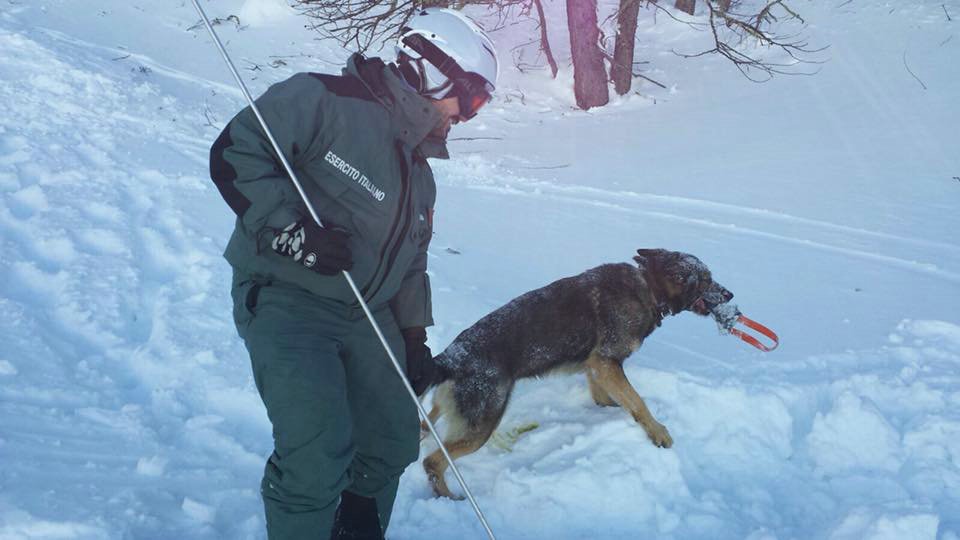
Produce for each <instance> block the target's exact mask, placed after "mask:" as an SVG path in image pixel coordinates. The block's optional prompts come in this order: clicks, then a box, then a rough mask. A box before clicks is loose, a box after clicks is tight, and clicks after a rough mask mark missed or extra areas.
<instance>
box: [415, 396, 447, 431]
mask: <svg viewBox="0 0 960 540" xmlns="http://www.w3.org/2000/svg"><path fill="white" fill-rule="evenodd" d="M442 415H443V410H442V409H441V408H440V404H439V403H437V402H436V400H434V402H433V408H431V409H430V412H429V413H427V418H429V419H430V423H431V424H433V426H434V428H436V426H437V420H439V419H440V417H441V416H442ZM429 434H430V428H429V427H428V426H427V422H426V420H421V421H420V440H421V441H422V440H424V439H426V438H427V435H429Z"/></svg>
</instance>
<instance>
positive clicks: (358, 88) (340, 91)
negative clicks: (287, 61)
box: [310, 73, 376, 101]
mask: <svg viewBox="0 0 960 540" xmlns="http://www.w3.org/2000/svg"><path fill="white" fill-rule="evenodd" d="M310 76H311V77H315V78H317V79H319V80H320V82H322V83H323V85H324V86H326V87H327V90H329V91H330V92H333V93H334V94H336V95H338V96H340V97H351V98H357V99H362V100H365V101H376V99H375V98H374V97H373V93H371V92H370V90H369V89H368V88H367V86H366V85H365V84H363V82H361V81H360V79H358V78H356V77H351V76H349V75H327V74H325V73H311V74H310Z"/></svg>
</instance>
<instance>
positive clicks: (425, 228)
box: [410, 160, 437, 248]
mask: <svg viewBox="0 0 960 540" xmlns="http://www.w3.org/2000/svg"><path fill="white" fill-rule="evenodd" d="M411 180H412V183H413V185H414V187H415V188H414V195H415V197H414V198H413V225H412V226H411V227H410V239H411V240H413V241H414V242H415V243H416V245H418V246H420V247H421V248H425V247H426V246H427V244H429V243H430V239H431V237H432V236H433V204H434V201H436V198H437V185H436V183H435V182H434V180H433V173H432V172H431V171H430V166H429V165H427V163H426V161H425V160H414V169H413V175H412V179H411Z"/></svg>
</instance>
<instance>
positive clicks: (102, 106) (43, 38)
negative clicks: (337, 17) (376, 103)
mask: <svg viewBox="0 0 960 540" xmlns="http://www.w3.org/2000/svg"><path fill="white" fill-rule="evenodd" d="M546 4H547V6H548V8H549V9H551V10H560V9H562V2H559V1H556V0H554V1H553V2H547V3H546ZM204 5H205V6H206V7H207V9H208V10H209V12H210V15H211V17H218V18H221V19H223V20H224V21H225V22H224V23H223V24H221V25H219V26H218V27H217V28H218V30H219V32H220V33H221V36H222V37H223V39H224V40H225V41H226V42H227V47H228V48H229V50H230V51H231V52H232V53H233V54H234V57H235V61H237V63H238V65H239V66H240V67H241V71H242V73H243V74H244V76H245V77H246V79H247V80H248V82H249V84H250V85H251V89H252V91H253V92H254V93H255V94H259V93H260V92H262V91H263V90H264V89H265V88H266V86H267V85H269V84H270V83H272V82H274V81H277V80H281V79H282V78H285V77H286V76H288V75H290V74H292V73H294V72H296V71H301V70H312V71H327V72H335V71H337V70H338V69H339V66H340V65H341V63H342V61H343V59H344V58H345V56H346V54H347V53H346V51H344V50H343V49H341V48H339V47H337V46H336V45H333V44H331V43H328V42H323V41H318V40H316V39H315V38H316V36H315V35H314V34H312V33H311V32H309V31H307V30H306V29H304V28H303V21H302V20H300V19H298V18H297V17H296V16H295V15H294V14H293V13H292V12H291V11H290V10H289V9H287V8H286V7H285V4H284V3H283V1H282V0H246V1H243V0H212V1H208V2H205V3H204ZM796 7H797V9H798V11H800V12H801V14H802V15H803V16H804V17H805V19H806V20H807V21H808V22H809V23H810V28H809V29H808V31H807V32H808V36H809V38H810V40H811V44H812V45H826V44H829V45H830V48H829V49H828V50H827V51H826V52H824V53H822V58H823V59H829V61H828V62H827V63H826V64H824V65H822V66H821V71H820V72H819V73H818V74H817V75H816V76H812V77H781V78H776V79H774V80H773V81H771V82H769V83H767V84H760V85H758V84H754V83H751V82H748V81H747V80H745V79H744V78H743V77H741V76H740V75H739V74H738V73H737V72H736V70H735V69H734V68H733V67H732V66H730V65H729V64H727V63H724V62H722V61H721V60H719V59H717V58H703V59H699V60H682V59H680V58H679V57H677V56H675V55H674V54H673V53H672V52H670V51H671V49H675V50H677V51H680V52H698V51H699V50H700V49H699V48H698V47H701V46H702V45H703V44H704V41H703V39H704V35H703V34H702V33H697V32H695V31H693V30H692V29H690V28H687V27H685V26H683V25H680V24H677V23H674V22H672V21H670V20H669V19H668V18H666V17H663V16H662V15H661V16H660V17H658V20H657V24H655V25H654V24H653V22H652V18H651V16H650V14H649V12H643V11H642V12H641V24H640V34H639V47H638V60H649V61H650V64H647V65H645V67H646V69H648V70H649V71H648V72H647V75H648V76H650V77H651V78H654V79H656V80H658V81H660V82H663V83H664V84H665V85H666V86H667V87H668V89H667V90H664V89H661V88H659V87H656V86H653V85H651V84H649V83H641V81H640V80H637V83H638V84H639V85H640V86H639V87H638V93H636V94H632V95H630V96H629V97H626V98H617V99H615V100H614V102H613V103H612V104H611V105H609V106H607V107H604V108H601V109H595V110H592V111H589V112H583V111H578V110H575V109H574V108H573V107H572V102H573V98H572V95H571V91H570V90H569V88H568V87H569V82H570V80H571V75H570V71H569V67H564V69H563V71H562V72H561V76H560V80H558V81H552V80H550V79H549V77H548V76H547V74H546V72H545V71H535V72H530V73H526V74H521V73H519V72H518V71H517V70H515V69H514V68H512V67H511V66H510V65H509V62H508V63H507V66H506V69H505V70H504V82H503V84H502V85H501V92H500V99H499V100H498V101H497V102H495V103H492V104H491V105H490V106H489V107H488V108H487V109H485V110H484V111H483V114H481V115H480V116H478V117H477V119H476V120H474V121H473V122H470V123H469V124H467V125H463V126H458V127H457V128H455V130H454V132H453V133H452V135H451V136H452V137H453V138H454V139H455V140H453V141H451V150H452V152H453V154H454V157H453V159H451V160H450V161H447V162H436V163H435V167H434V168H435V171H436V175H437V179H438V182H439V184H440V186H439V196H438V204H437V218H436V225H437V226H436V236H435V237H434V240H433V244H432V250H431V255H432V257H431V260H430V266H431V273H432V275H433V283H434V301H435V312H436V313H435V314H436V319H437V321H438V324H437V326H436V327H434V328H432V329H431V330H430V344H431V346H432V347H433V348H434V349H435V350H440V349H442V348H443V347H444V346H445V345H446V344H448V343H449V342H450V341H451V340H452V339H453V337H454V336H456V334H457V333H459V331H460V330H462V329H463V328H465V327H467V326H468V325H470V324H471V323H472V322H474V321H475V320H477V319H478V318H479V317H481V316H482V315H484V314H485V313H487V312H489V311H490V310H492V309H494V308H495V307H498V306H499V305H501V304H503V303H504V302H506V301H507V300H509V299H510V298H512V297H514V296H516V295H518V294H520V293H522V292H525V291H527V290H530V289H532V288H535V287H538V286H541V285H543V284H546V283H548V282H549V281H551V280H553V279H555V278H558V277H561V276H565V275H571V274H574V273H578V272H580V271H582V270H584V269H586V268H590V267H592V266H595V265H597V264H600V263H604V262H611V261H627V260H629V258H630V256H631V255H632V254H633V251H634V250H635V249H636V248H639V247H664V248H669V249H676V250H682V251H688V252H690V253H693V254H696V255H697V256H698V257H700V258H701V259H702V260H703V261H705V262H706V263H707V264H708V265H709V266H710V267H711V269H712V271H713V274H714V276H715V277H716V279H717V280H718V281H720V282H721V283H723V284H724V285H725V286H726V287H728V288H729V289H730V290H732V291H734V292H735V293H736V295H737V299H736V302H737V303H738V304H739V305H740V307H741V308H742V309H743V310H744V312H745V313H747V314H748V315H750V316H751V317H753V318H755V319H757V320H759V321H761V322H763V323H764V324H766V325H768V326H770V327H771V328H773V329H775V330H776V331H778V333H779V334H780V338H781V346H780V348H779V349H777V350H776V351H775V352H773V353H770V354H762V353H759V352H757V351H755V350H753V349H750V348H748V347H747V346H746V345H744V344H743V343H741V342H739V341H737V340H734V339H731V338H730V337H726V336H721V335H719V333H718V332H717V330H716V329H715V325H714V324H713V323H712V322H711V321H709V320H705V319H699V318H697V317H695V316H693V315H690V314H684V315H682V316H679V317H675V318H673V319H670V320H667V321H666V322H665V323H664V325H663V327H662V328H661V329H659V330H657V332H655V333H654V334H653V335H652V336H651V337H650V339H649V340H648V341H647V342H646V343H645V344H644V346H643V348H642V349H641V350H640V351H639V352H638V353H637V354H636V355H634V357H633V358H631V359H630V360H629V361H628V363H627V374H628V376H629V377H630V379H631V381H632V382H633V384H634V386H635V387H636V388H637V389H638V391H639V392H640V394H641V395H643V396H644V397H646V398H647V401H648V404H649V405H650V406H651V408H652V409H653V412H654V414H655V415H656V416H657V418H658V419H659V420H661V421H662V422H663V423H664V424H665V425H666V426H667V427H668V428H669V429H670V431H671V434H672V435H673V438H674V440H675V445H674V447H673V448H672V449H669V450H664V449H659V448H655V447H654V446H652V445H651V444H650V442H649V441H648V440H647V438H646V436H645V435H644V433H643V431H642V430H641V429H640V428H639V427H638V426H636V425H635V424H634V423H633V422H632V420H631V419H630V418H629V417H628V416H627V415H626V414H625V413H624V412H623V411H621V410H618V409H611V408H598V407H596V406H594V405H593V403H592V401H591V400H590V398H589V395H588V392H587V388H586V384H585V381H584V380H583V379H582V377H581V376H556V377H550V378H546V379H544V380H537V381H525V382H523V383H522V384H520V385H519V387H518V388H517V391H516V392H515V399H514V401H513V402H512V404H511V407H510V408H509V409H508V411H507V413H506V416H505V417H504V420H503V424H502V431H505V432H509V431H510V430H511V429H513V428H516V427H518V426H523V425H526V424H529V423H531V422H536V423H537V424H538V425H539V427H538V428H537V429H535V430H533V431H531V432H529V433H526V434H524V435H523V436H522V437H520V438H519V439H518V440H517V441H516V442H515V443H514V444H513V445H512V447H510V448H509V450H507V449H505V448H504V446H503V445H500V446H499V447H498V446H493V445H491V446H488V447H486V448H484V449H482V450H481V451H479V452H477V453H475V454H473V455H470V456H468V457H466V458H464V459H462V460H461V461H460V465H461V467H462V470H463V473H464V475H465V476H466V478H467V480H468V481H469V482H470V484H471V487H472V489H473V491H474V493H475V494H476V495H477V497H478V499H479V502H480V504H481V506H482V507H483V509H484V511H485V513H486V514H487V516H488V518H489V519H490V521H491V525H492V527H493V529H494V530H495V531H496V532H497V533H498V537H499V538H503V539H519V538H529V539H539V538H557V539H575V538H591V539H593V538H600V539H635V538H677V539H688V538H703V539H717V538H750V539H753V540H760V539H774V538H776V539H793V538H796V539H807V538H830V539H859V538H873V539H880V538H884V539H887V538H889V539H905V538H918V539H921V538H930V539H934V538H937V539H944V540H956V539H958V538H960V468H958V466H960V316H958V315H957V304H958V301H960V242H958V240H957V233H956V231H957V230H958V229H960V178H958V177H960V145H958V142H957V133H958V130H957V126H960V105H958V100H957V96H960V62H958V61H957V58H958V57H960V36H956V34H958V33H960V32H958V30H960V27H958V26H957V25H958V24H960V23H958V19H960V3H958V2H957V1H956V0H953V1H948V2H945V3H944V2H929V1H920V0H913V1H909V2H858V1H854V2H849V1H841V0H831V1H829V2H816V3H814V2H799V3H798V5H797V6H796ZM230 15H236V17H237V19H238V20H239V22H240V24H239V25H238V24H236V23H235V22H234V21H233V20H229V21H227V20H226V19H227V17H228V16H230ZM948 16H952V19H953V20H948ZM197 22H198V17H197V16H196V14H195V13H194V12H193V7H192V5H191V3H190V2H180V3H171V2H162V1H159V0H142V1H139V2H121V1H119V0H109V1H106V2H97V3H93V2H65V1H63V0H30V1H29V2H24V1H21V0H16V1H14V0H11V1H9V2H5V3H4V6H3V8H2V10H0V103H2V104H3V109H4V112H3V114H2V115H0V539H3V540H7V539H21V538H83V539H87V538H90V539H100V538H138V539H139V538H151V539H152V538H164V539H166V538H171V539H172V538H190V539H194V538H195V539H207V538H227V539H235V538H261V537H262V536H263V526H264V525H263V518H262V516H261V512H262V510H261V505H260V501H259V495H258V493H257V487H258V482H259V477H260V474H261V471H262V466H263V460H264V458H265V456H266V455H268V454H269V452H270V449H271V448H270V430H269V424H268V422H267V419H266V415H265V413H264V411H263V408H262V405H261V403H260V401H259V398H258V396H257V394H256V390H255V388H254V387H253V384H252V380H251V376H250V371H249V365H248V359H247V356H246V351H245V349H244V348H243V345H242V343H241V342H240V341H239V339H238V338H237V337H236V334H235V331H234V328H233V323H232V320H231V318H230V313H231V309H230V300H229V290H228V289H229V282H230V279H229V275H230V271H229V267H228V266H227V264H226V263H225V262H224V261H223V259H222V258H221V257H220V253H221V251H222V249H223V247H224V245H225V242H226V240H227V238H228V236H229V233H230V231H231V228H232V219H231V213H230V212H229V210H228V209H227V207H226V205H225V204H224V203H223V202H222V201H221V200H220V198H219V195H218V194H217V192H216V190H215V189H214V188H213V186H212V184H211V182H210V181H209V180H208V179H207V172H206V171H207V162H206V160H207V151H208V148H209V145H210V143H211V142H212V140H213V139H214V138H215V137H216V135H217V133H218V132H219V129H220V128H221V127H222V126H223V124H224V123H225V122H226V121H227V120H228V119H229V118H230V117H231V116H232V115H233V114H234V113H235V112H236V111H237V110H239V109H240V108H241V107H242V106H243V103H242V99H241V96H240V94H239V91H237V90H236V89H235V88H234V87H233V84H232V80H231V78H230V76H229V73H228V72H227V71H226V68H225V67H224V66H223V64H222V60H221V59H220V58H219V57H218V55H217V54H216V51H215V49H214V48H213V46H212V45H211V43H210V41H209V39H208V37H207V35H206V34H205V33H204V30H203V29H202V28H199V27H194V25H195V24H196V23H197ZM523 28H529V27H524V26H521V27H510V28H508V29H507V30H503V31H500V32H498V33H497V34H495V39H496V40H497V41H498V45H500V46H501V49H502V52H503V54H504V56H505V57H509V55H510V47H511V46H512V44H513V43H515V42H516V41H518V40H519V37H518V33H519V32H520V31H521V30H522V29H523ZM511 32H512V33H511ZM551 32H552V34H553V35H552V37H553V39H554V42H555V45H556V46H557V47H558V49H559V53H560V55H561V58H562V59H563V58H565V53H564V52H563V51H564V50H565V49H566V47H565V46H564V45H565V39H566V38H565V35H564V34H563V29H562V28H560V27H556V26H554V27H552V28H551ZM955 36H956V37H955ZM906 66H909V68H910V70H911V71H913V73H915V74H916V76H917V77H918V78H919V79H920V81H922V83H923V85H925V86H926V89H925V88H924V87H923V86H922V85H921V83H920V82H919V81H918V80H917V79H915V78H914V77H913V76H912V75H911V74H910V73H909V72H908V71H907V69H906ZM456 139H460V140H456ZM467 139H470V140H467ZM430 447H431V445H430V444H429V443H425V448H424V450H429V449H430ZM451 481H452V478H451ZM451 485H454V484H453V482H451ZM454 489H455V490H456V489H459V488H457V487H455V488H454ZM388 536H389V537H390V538H392V539H397V540H400V539H416V538H481V537H482V536H483V535H482V530H481V529H480V527H479V525H478V524H477V523H476V520H475V518H474V516H473V513H472V510H471V509H470V507H469V505H468V504H466V503H464V502H454V501H450V500H438V499H434V498H433V497H431V493H430V491H429V488H428V485H427V481H426V478H425V476H424V474H423V472H422V470H421V469H420V467H419V466H418V465H416V464H415V465H414V466H412V467H411V468H410V469H409V471H408V472H407V473H406V475H405V476H404V477H403V480H402V482H401V489H400V494H399V497H398V501H397V506H396V510H395V512H394V520H393V523H392V524H391V528H390V531H389V533H388Z"/></svg>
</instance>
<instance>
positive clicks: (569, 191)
mask: <svg viewBox="0 0 960 540" xmlns="http://www.w3.org/2000/svg"><path fill="white" fill-rule="evenodd" d="M473 161H474V163H476V162H477V161H482V159H474V160H473ZM485 168H487V169H494V170H493V171H490V173H491V174H489V177H491V178H498V179H500V181H498V182H496V183H495V184H492V185H491V183H490V182H489V181H488V180H485V179H482V180H480V181H479V182H478V181H476V179H475V178H468V179H466V180H463V181H460V182H457V181H456V180H450V179H448V178H446V177H444V179H443V180H441V182H443V183H444V184H446V185H450V186H465V187H467V188H469V189H476V190H484V191H490V192H495V193H501V194H504V195H523V196H528V197H537V198H541V197H546V198H550V199H553V200H558V201H565V202H575V203H578V204H582V205H586V206H597V207H603V208H605V209H613V210H617V211H619V212H624V213H630V214H634V215H638V216H644V217H649V218H655V219H661V220H667V221H673V222H678V223H683V224H685V225H691V226H695V227H703V228H708V229H714V230H720V231H723V232H725V233H728V234H731V235H743V236H753V237H757V238H763V239H767V240H772V241H777V242H787V243H792V244H796V245H799V246H802V247H807V248H810V249H816V250H822V251H828V252H832V253H839V254H842V255H846V256H850V257H857V258H861V259H866V260H870V261H874V262H879V263H883V264H889V265H892V266H896V267H898V268H902V269H906V270H910V271H914V272H919V273H923V274H927V275H932V276H936V277H939V278H941V279H944V280H947V281H950V282H953V283H960V272H954V271H950V270H945V269H942V268H940V267H938V265H937V264H934V263H930V262H924V261H917V260H909V259H903V258H900V257H895V256H892V255H888V254H885V253H879V252H873V251H867V250H863V249H856V248H853V247H845V246H840V245H836V244H833V243H829V242H827V241H817V240H811V239H810V237H816V236H817V235H818V234H825V233H832V234H833V235H834V236H832V237H831V238H830V240H833V241H843V242H847V243H849V244H861V245H862V244H872V243H875V244H876V245H877V248H879V247H881V246H882V247H883V248H886V249H896V248H897V247H899V246H898V244H899V245H900V246H908V247H912V248H924V249H931V250H937V255H939V256H947V255H954V256H957V257H958V259H957V262H958V263H960V247H958V246H956V245H951V244H945V243H943V242H935V241H929V240H924V239H920V238H909V237H903V236H898V235H893V234H887V233H880V232H875V231H867V230H863V229H857V228H853V227H846V226H843V225H837V224H834V223H829V222H824V221H819V220H811V219H806V218H800V217H796V216H791V215H788V214H783V213H780V212H770V211H765V210H762V209H757V208H750V207H742V206H735V205H730V204H722V203H715V202H711V201H705V200H698V199H685V198H679V197H668V196H658V195H650V194H638V193H630V192H617V191H606V190H600V189H597V188H589V187H581V186H559V185H556V184H552V183H550V182H543V181H529V180H527V179H523V178H514V179H511V180H508V181H503V178H504V177H509V174H508V173H507V172H506V171H496V170H495V169H496V167H489V166H488V167H485ZM625 201H631V202H632V201H635V202H636V203H638V204H639V205H641V206H646V207H652V208H654V209H639V208H637V207H636V206H627V205H626V204H625ZM656 208H664V209H665V210H670V211H665V210H658V209H656ZM702 211H711V212H715V213H717V214H719V215H720V216H722V217H720V216H718V217H717V218H716V219H705V218H699V217H691V215H700V212H702ZM748 218H756V219H758V220H759V221H761V223H758V224H757V225H755V226H753V227H751V226H745V225H743V224H742V222H743V220H745V219H748ZM720 219H724V220H725V221H720ZM765 222H774V224H770V223H765ZM775 224H787V225H797V226H803V227H806V229H805V230H804V231H803V234H802V235H785V234H776V233H772V232H769V231H768V230H765V229H764V228H761V227H767V226H771V225H773V226H776V225H775ZM771 228H772V227H771Z"/></svg>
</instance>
